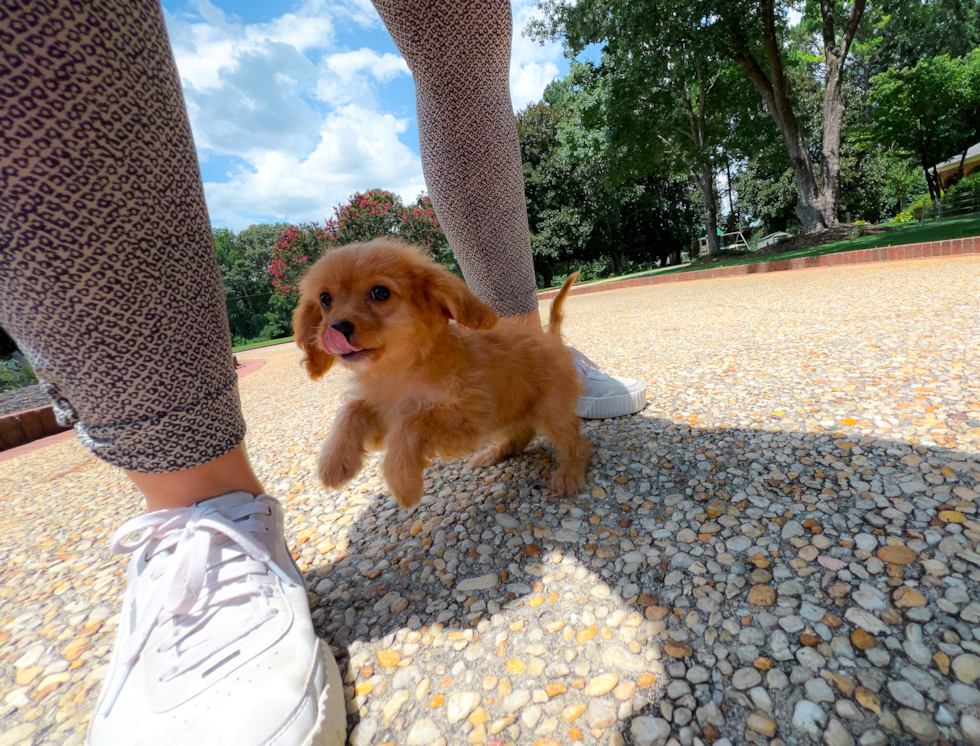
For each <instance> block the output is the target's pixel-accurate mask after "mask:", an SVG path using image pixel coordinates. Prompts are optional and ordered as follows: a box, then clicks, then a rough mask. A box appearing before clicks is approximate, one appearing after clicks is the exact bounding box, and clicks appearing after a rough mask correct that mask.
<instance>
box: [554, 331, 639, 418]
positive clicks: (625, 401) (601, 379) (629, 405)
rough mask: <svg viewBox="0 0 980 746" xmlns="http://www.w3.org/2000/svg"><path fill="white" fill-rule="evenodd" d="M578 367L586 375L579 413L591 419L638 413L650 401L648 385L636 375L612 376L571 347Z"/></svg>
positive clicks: (578, 408)
mask: <svg viewBox="0 0 980 746" xmlns="http://www.w3.org/2000/svg"><path fill="white" fill-rule="evenodd" d="M568 351H569V352H570V353H572V362H573V363H574V364H575V369H576V370H578V372H579V375H581V376H582V383H583V384H585V391H584V392H583V393H582V396H580V397H579V398H578V406H577V407H575V414H577V415H578V416H579V417H584V418H585V419H587V420H604V419H606V418H607V417H624V416H625V415H628V414H636V413H637V412H639V411H640V410H641V409H643V407H645V406H646V404H647V387H646V386H644V385H643V384H642V383H640V382H639V381H634V380H633V379H632V378H619V377H617V376H610V375H608V374H606V373H604V372H603V371H602V369H601V368H599V366H598V365H596V364H595V363H593V362H592V361H591V360H589V359H588V358H587V357H586V356H585V355H583V354H582V353H581V352H579V351H578V350H576V349H575V348H574V347H569V348H568Z"/></svg>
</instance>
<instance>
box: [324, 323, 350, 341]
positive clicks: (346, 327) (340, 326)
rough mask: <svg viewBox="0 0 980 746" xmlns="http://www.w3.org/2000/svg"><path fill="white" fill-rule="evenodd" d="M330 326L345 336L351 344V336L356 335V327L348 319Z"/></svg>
mask: <svg viewBox="0 0 980 746" xmlns="http://www.w3.org/2000/svg"><path fill="white" fill-rule="evenodd" d="M330 326H331V328H333V329H336V330H337V331H338V332H340V333H341V334H343V335H344V337H346V339H347V341H348V342H350V335H351V334H353V333H354V325H353V324H352V323H350V322H349V321H348V320H347V319H341V320H340V321H335V322H333V323H332V324H331V325H330Z"/></svg>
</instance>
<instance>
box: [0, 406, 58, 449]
mask: <svg viewBox="0 0 980 746" xmlns="http://www.w3.org/2000/svg"><path fill="white" fill-rule="evenodd" d="M66 430H71V428H70V427H62V426H61V425H59V424H58V422H57V420H55V418H54V408H53V407H51V406H50V405H49V406H47V407H38V408H37V409H25V410H24V411H22V412H14V413H13V414H8V415H4V416H3V417H0V451H6V450H7V449H9V448H16V447H17V446H22V445H25V444H26V443H31V442H33V441H35V440H39V439H40V438H46V437H47V436H49V435H57V434H58V433H63V432H65V431H66Z"/></svg>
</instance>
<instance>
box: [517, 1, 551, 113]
mask: <svg viewBox="0 0 980 746" xmlns="http://www.w3.org/2000/svg"><path fill="white" fill-rule="evenodd" d="M512 8H513V15H514V38H513V42H512V46H511V53H510V98H511V102H512V103H513V105H514V110H515V111H516V110H519V109H522V108H524V107H525V106H527V105H528V104H531V103H534V102H535V101H539V100H541V94H543V93H544V89H545V87H546V86H547V85H548V83H550V82H551V81H552V80H554V79H555V78H557V77H558V75H559V69H558V61H559V60H561V59H562V48H561V44H559V43H557V42H548V43H546V44H544V45H542V44H540V43H539V42H537V41H534V40H533V39H529V38H528V37H526V36H524V29H525V28H527V24H528V21H530V20H531V19H532V18H535V17H537V16H538V15H539V11H538V8H537V5H536V3H535V0H513V6H512Z"/></svg>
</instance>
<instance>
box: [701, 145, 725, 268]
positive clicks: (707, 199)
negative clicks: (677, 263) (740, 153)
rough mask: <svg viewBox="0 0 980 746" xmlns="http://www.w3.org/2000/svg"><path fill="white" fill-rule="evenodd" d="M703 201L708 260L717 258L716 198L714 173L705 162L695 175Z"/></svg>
mask: <svg viewBox="0 0 980 746" xmlns="http://www.w3.org/2000/svg"><path fill="white" fill-rule="evenodd" d="M697 182H698V186H699V187H701V197H702V199H703V200H704V236H705V238H707V239H708V258H709V259H710V258H712V257H715V256H718V251H719V249H720V248H721V247H720V245H719V244H718V198H717V195H716V193H715V172H714V169H713V168H711V164H710V163H708V162H707V161H706V160H705V161H702V162H701V168H700V170H699V171H698V175H697Z"/></svg>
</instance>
